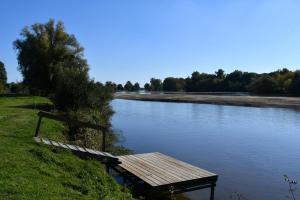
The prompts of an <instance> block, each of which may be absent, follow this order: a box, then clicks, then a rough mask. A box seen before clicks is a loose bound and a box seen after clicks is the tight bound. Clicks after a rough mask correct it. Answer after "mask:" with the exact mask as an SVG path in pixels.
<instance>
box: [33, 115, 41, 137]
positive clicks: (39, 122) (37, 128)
mask: <svg viewBox="0 0 300 200" xmlns="http://www.w3.org/2000/svg"><path fill="white" fill-rule="evenodd" d="M41 121H42V117H39V121H38V124H37V126H36V129H35V135H34V137H37V136H38V135H39V130H40V125H41Z"/></svg>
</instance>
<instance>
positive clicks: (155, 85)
mask: <svg viewBox="0 0 300 200" xmlns="http://www.w3.org/2000/svg"><path fill="white" fill-rule="evenodd" d="M150 84H151V90H153V91H161V90H162V82H161V80H160V79H156V78H151V80H150Z"/></svg>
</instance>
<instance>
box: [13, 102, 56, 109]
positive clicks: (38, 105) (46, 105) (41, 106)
mask: <svg viewBox="0 0 300 200" xmlns="http://www.w3.org/2000/svg"><path fill="white" fill-rule="evenodd" d="M10 107H11V108H25V109H32V110H43V111H51V110H52V109H53V105H51V104H49V103H36V104H27V105H20V106H10Z"/></svg>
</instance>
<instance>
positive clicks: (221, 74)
mask: <svg viewBox="0 0 300 200" xmlns="http://www.w3.org/2000/svg"><path fill="white" fill-rule="evenodd" d="M215 74H216V76H217V78H218V79H224V78H225V72H224V70H223V69H218V71H216V72H215Z"/></svg>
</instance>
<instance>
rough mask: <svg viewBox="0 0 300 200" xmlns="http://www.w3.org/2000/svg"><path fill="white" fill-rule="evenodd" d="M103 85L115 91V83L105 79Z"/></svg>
mask: <svg viewBox="0 0 300 200" xmlns="http://www.w3.org/2000/svg"><path fill="white" fill-rule="evenodd" d="M105 87H107V88H108V89H109V90H111V91H112V92H115V91H117V84H116V83H114V82H111V81H107V82H106V83H105Z"/></svg>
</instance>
